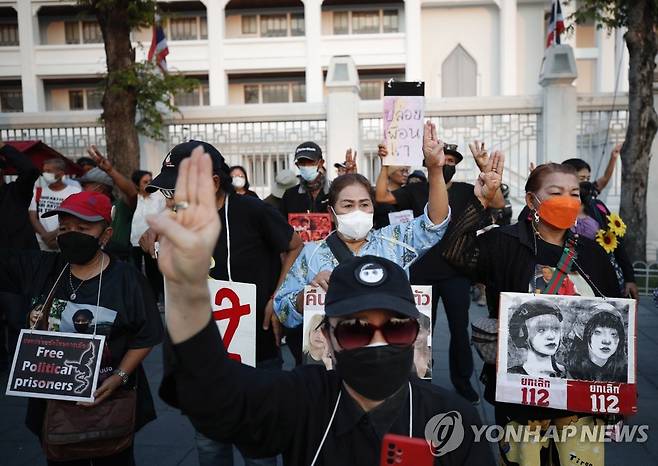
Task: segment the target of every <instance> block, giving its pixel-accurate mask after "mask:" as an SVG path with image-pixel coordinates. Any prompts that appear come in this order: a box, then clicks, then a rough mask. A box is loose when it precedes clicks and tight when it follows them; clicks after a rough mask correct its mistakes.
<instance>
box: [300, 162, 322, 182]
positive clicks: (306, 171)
mask: <svg viewBox="0 0 658 466" xmlns="http://www.w3.org/2000/svg"><path fill="white" fill-rule="evenodd" d="M298 168H299V174H300V175H301V176H302V178H304V179H305V180H306V181H313V180H314V179H316V178H317V177H318V167H317V166H315V165H311V166H308V167H298Z"/></svg>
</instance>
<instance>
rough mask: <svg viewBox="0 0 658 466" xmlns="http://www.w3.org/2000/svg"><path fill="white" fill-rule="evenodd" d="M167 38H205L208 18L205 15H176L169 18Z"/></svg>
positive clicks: (206, 36)
mask: <svg viewBox="0 0 658 466" xmlns="http://www.w3.org/2000/svg"><path fill="white" fill-rule="evenodd" d="M167 38H169V39H171V40H205V39H207V38H208V19H207V18H206V17H205V16H200V15H192V16H174V17H171V18H169V21H168V31H167Z"/></svg>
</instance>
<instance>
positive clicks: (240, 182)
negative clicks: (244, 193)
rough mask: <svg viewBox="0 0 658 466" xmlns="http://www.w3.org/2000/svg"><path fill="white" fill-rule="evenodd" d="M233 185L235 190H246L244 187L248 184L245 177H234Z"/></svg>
mask: <svg viewBox="0 0 658 466" xmlns="http://www.w3.org/2000/svg"><path fill="white" fill-rule="evenodd" d="M232 183H233V187H234V188H238V189H240V188H244V185H245V184H246V183H247V180H246V179H245V177H244V176H234V177H233V178H232Z"/></svg>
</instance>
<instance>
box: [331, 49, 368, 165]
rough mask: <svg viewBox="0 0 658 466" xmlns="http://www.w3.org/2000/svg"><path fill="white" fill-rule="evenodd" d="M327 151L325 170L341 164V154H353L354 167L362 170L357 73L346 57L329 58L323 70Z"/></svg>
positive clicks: (351, 60)
mask: <svg viewBox="0 0 658 466" xmlns="http://www.w3.org/2000/svg"><path fill="white" fill-rule="evenodd" d="M327 90H328V95H327V103H326V106H327V149H326V154H325V157H324V159H325V166H326V167H327V170H328V171H330V170H332V169H333V166H334V163H336V162H343V161H344V160H345V150H346V149H347V148H350V147H351V148H352V149H354V150H356V151H357V153H358V159H357V166H360V167H363V166H365V165H364V163H365V160H364V159H363V155H362V154H361V147H360V141H361V138H360V136H359V101H360V99H359V73H358V72H357V70H356V65H355V64H354V60H353V59H352V57H350V56H338V57H332V58H331V60H330V62H329V69H328V70H327Z"/></svg>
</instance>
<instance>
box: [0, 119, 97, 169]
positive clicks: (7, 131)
mask: <svg viewBox="0 0 658 466" xmlns="http://www.w3.org/2000/svg"><path fill="white" fill-rule="evenodd" d="M0 139H2V140H3V141H10V140H23V141H25V140H37V139H40V140H41V141H43V142H44V143H46V144H47V145H49V146H50V147H53V148H54V149H56V150H58V151H59V152H61V153H62V154H63V155H65V156H66V157H69V158H71V159H73V160H76V159H78V158H80V157H82V156H84V155H86V154H87V147H89V146H90V145H91V144H94V145H96V146H97V147H98V148H99V149H100V150H101V152H105V147H106V146H105V128H104V127H103V126H100V125H93V126H91V125H90V126H69V127H60V128H45V127H44V128H4V129H0Z"/></svg>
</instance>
